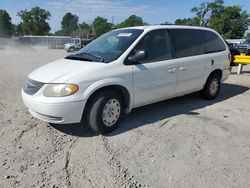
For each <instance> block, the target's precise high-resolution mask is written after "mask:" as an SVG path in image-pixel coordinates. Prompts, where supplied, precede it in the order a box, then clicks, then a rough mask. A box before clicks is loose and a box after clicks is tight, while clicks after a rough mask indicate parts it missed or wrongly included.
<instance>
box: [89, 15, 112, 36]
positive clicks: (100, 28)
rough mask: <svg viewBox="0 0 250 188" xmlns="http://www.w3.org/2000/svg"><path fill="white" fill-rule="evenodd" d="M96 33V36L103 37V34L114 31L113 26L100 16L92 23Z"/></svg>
mask: <svg viewBox="0 0 250 188" xmlns="http://www.w3.org/2000/svg"><path fill="white" fill-rule="evenodd" d="M92 26H93V29H94V32H95V34H96V36H98V37H99V36H101V35H102V34H104V33H106V32H108V31H110V30H111V29H112V26H113V25H112V24H111V23H109V22H108V20H107V19H105V18H102V17H100V16H98V17H97V18H95V20H94V21H93V23H92Z"/></svg>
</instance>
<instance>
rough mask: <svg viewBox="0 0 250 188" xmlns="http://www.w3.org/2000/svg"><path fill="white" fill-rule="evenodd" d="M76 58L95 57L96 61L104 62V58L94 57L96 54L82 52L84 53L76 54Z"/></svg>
mask: <svg viewBox="0 0 250 188" xmlns="http://www.w3.org/2000/svg"><path fill="white" fill-rule="evenodd" d="M75 55H76V56H82V55H83V56H90V57H94V58H95V59H97V60H98V61H99V62H104V58H103V57H101V56H98V55H94V54H90V53H86V52H82V53H77V54H75Z"/></svg>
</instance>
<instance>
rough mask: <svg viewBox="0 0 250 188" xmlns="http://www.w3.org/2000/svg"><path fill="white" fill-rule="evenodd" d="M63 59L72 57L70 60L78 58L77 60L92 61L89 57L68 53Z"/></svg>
mask: <svg viewBox="0 0 250 188" xmlns="http://www.w3.org/2000/svg"><path fill="white" fill-rule="evenodd" d="M65 59H72V60H79V61H93V60H91V59H89V58H85V57H82V56H76V55H69V56H67V57H65Z"/></svg>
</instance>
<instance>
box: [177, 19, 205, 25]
mask: <svg viewBox="0 0 250 188" xmlns="http://www.w3.org/2000/svg"><path fill="white" fill-rule="evenodd" d="M175 24H176V25H190V26H198V25H200V21H199V19H198V18H196V17H194V18H184V19H177V20H176V21H175Z"/></svg>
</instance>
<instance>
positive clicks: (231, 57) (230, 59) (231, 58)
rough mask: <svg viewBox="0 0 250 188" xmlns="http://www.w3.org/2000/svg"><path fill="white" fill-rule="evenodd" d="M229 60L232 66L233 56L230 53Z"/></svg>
mask: <svg viewBox="0 0 250 188" xmlns="http://www.w3.org/2000/svg"><path fill="white" fill-rule="evenodd" d="M228 60H229V63H230V64H231V62H232V60H233V56H232V54H231V53H230V52H229V53H228Z"/></svg>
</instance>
